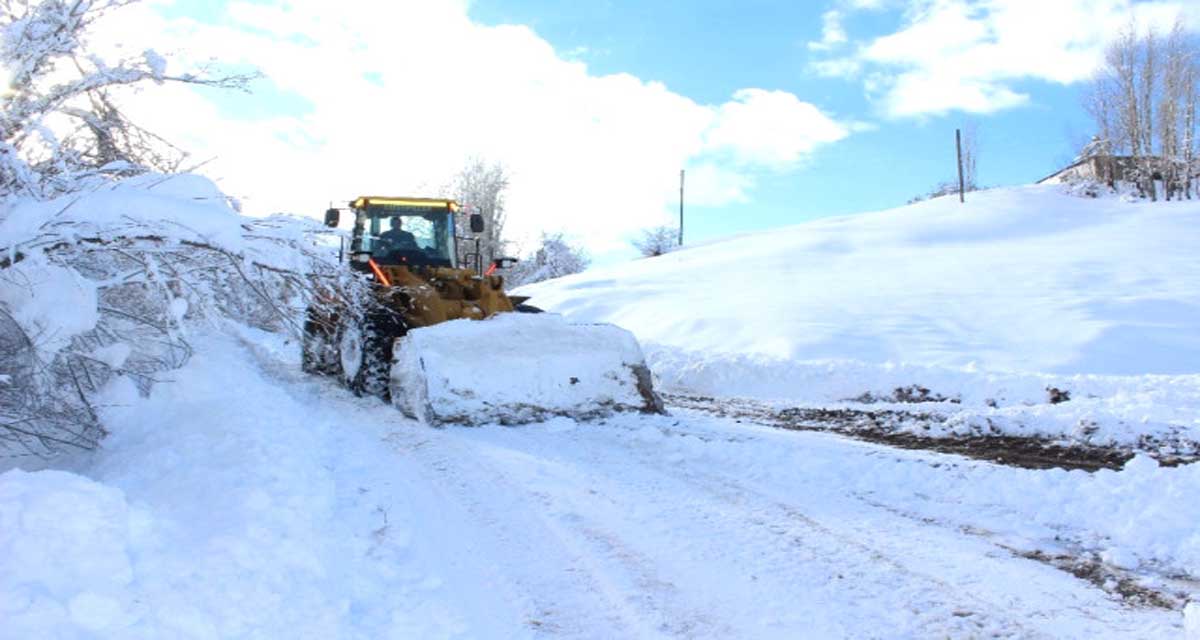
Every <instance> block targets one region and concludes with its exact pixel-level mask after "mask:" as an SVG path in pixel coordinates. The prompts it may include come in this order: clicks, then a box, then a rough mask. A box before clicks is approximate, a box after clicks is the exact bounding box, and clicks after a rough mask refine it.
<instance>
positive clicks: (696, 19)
mask: <svg viewBox="0 0 1200 640" xmlns="http://www.w3.org/2000/svg"><path fill="white" fill-rule="evenodd" d="M564 7H565V5H563V4H562V3H558V2H550V1H548V0H473V1H471V2H466V1H465V0H419V1H418V0H413V1H401V2H394V3H379V2H372V1H370V0H347V1H346V2H344V3H340V4H339V5H338V9H337V10H336V11H335V10H332V9H331V8H330V5H328V4H327V3H325V2H323V1H321V0H289V1H287V2H282V1H275V0H226V1H223V2H200V1H198V0H181V1H178V2H169V1H160V2H157V3H151V4H150V5H149V6H146V7H143V6H140V5H135V6H134V7H132V8H130V9H125V10H122V11H123V12H129V14H128V15H129V17H128V18H126V19H124V22H123V23H119V25H118V26H117V27H114V28H113V31H112V32H111V33H110V37H111V38H112V39H113V41H114V42H119V43H120V44H121V45H122V46H124V47H125V50H128V49H129V48H130V47H133V46H142V44H143V42H144V44H145V46H150V47H153V48H156V49H160V50H162V49H165V50H166V51H168V52H174V53H175V54H176V57H175V60H176V63H178V64H194V63H196V62H198V61H201V60H205V59H208V58H216V59H219V60H222V61H224V62H225V63H229V64H232V65H234V66H238V67H240V68H249V67H254V68H258V69H261V70H262V72H263V73H264V74H265V78H264V80H262V81H260V82H258V83H256V85H255V92H254V94H253V95H249V96H245V95H228V94H221V93H218V92H212V91H205V92H200V93H196V92H194V91H189V90H174V89H172V90H170V92H168V91H167V90H165V89H164V90H163V95H164V96H165V97H159V95H158V94H154V97H148V96H150V95H151V94H149V93H147V94H146V95H145V96H142V97H140V98H139V100H138V107H137V108H138V109H141V110H142V115H143V116H144V117H146V118H148V119H149V124H150V125H151V128H153V129H154V130H156V131H163V132H164V133H165V134H166V135H167V137H168V138H170V139H172V140H174V141H177V142H179V143H180V144H181V145H182V146H184V147H185V148H189V149H193V150H195V151H196V155H197V158H198V159H206V158H214V160H212V161H211V162H210V163H208V164H206V165H205V166H204V168H203V169H202V171H204V172H206V173H208V174H209V175H211V176H213V177H214V178H216V179H218V180H219V181H220V184H221V186H222V187H223V188H225V189H226V190H227V191H229V192H231V193H233V194H234V195H236V196H238V197H240V198H242V199H243V201H244V203H245V206H246V210H247V211H248V212H250V213H260V214H261V213H271V212H274V211H291V212H300V213H307V214H312V215H316V214H317V213H318V212H319V211H321V210H322V209H323V208H324V206H325V204H326V203H328V202H330V201H338V200H344V199H349V198H352V197H354V196H356V195H360V194H362V193H367V192H372V193H376V192H381V193H412V194H421V193H431V192H434V191H436V190H437V189H438V188H439V187H440V186H441V185H443V184H445V182H446V181H447V180H448V178H449V176H450V175H451V174H452V173H453V171H454V170H455V169H456V168H457V167H459V166H461V165H462V163H463V161H464V159H465V158H466V157H467V156H479V157H484V158H487V159H493V160H497V161H500V162H503V163H505V164H506V165H507V166H508V167H509V169H510V173H511V174H512V190H511V193H510V200H509V205H510V207H509V215H510V220H509V227H510V229H511V231H512V236H513V238H514V240H516V242H517V245H518V247H519V248H522V249H525V250H528V249H530V248H531V244H530V242H531V240H530V238H532V237H535V236H536V234H537V233H538V232H540V231H542V230H549V231H565V232H566V233H568V235H570V236H571V237H573V238H575V239H576V240H577V241H579V242H580V243H582V244H584V245H586V246H587V247H588V249H589V250H590V251H591V252H592V254H593V256H594V257H595V258H596V260H597V262H601V263H604V262H612V261H615V260H621V259H626V258H628V257H630V256H631V253H632V250H631V249H630V247H629V244H628V239H629V238H630V237H632V236H634V235H636V234H637V233H638V231H639V229H642V228H645V227H649V226H654V225H657V224H664V223H670V222H672V220H673V217H674V212H675V211H676V208H677V203H676V198H677V184H676V181H677V177H678V170H679V169H680V168H682V167H687V168H688V171H689V180H688V208H687V211H688V215H687V223H686V226H687V240H688V241H689V242H700V241H706V240H711V239H714V238H718V237H722V236H727V235H731V234H735V233H741V232H746V231H755V230H762V229H770V228H774V227H779V226H782V225H787V224H794V223H797V222H801V221H804V220H807V219H811V218H814V217H820V216H827V215H838V214H847V213H854V212H860V211H870V210H878V209H883V208H888V207H893V206H898V205H901V204H903V203H904V202H905V201H907V200H908V199H909V198H911V197H913V196H915V195H918V194H920V193H923V192H926V191H928V190H929V189H930V188H932V187H933V186H934V185H935V184H936V183H938V182H941V181H943V180H948V179H951V178H952V177H953V176H954V147H953V140H954V129H955V128H956V127H960V126H968V125H970V126H974V127H975V129H976V130H977V135H978V138H979V143H980V152H979V181H980V182H981V183H982V184H984V185H989V186H1001V185H1012V184H1022V183H1029V182H1033V181H1035V180H1036V179H1038V178H1040V177H1042V176H1043V175H1045V174H1047V173H1049V172H1051V171H1052V170H1054V169H1055V168H1057V167H1058V166H1060V165H1061V164H1062V163H1064V162H1065V161H1067V160H1068V159H1069V158H1070V157H1071V155H1072V151H1073V146H1074V145H1076V144H1078V143H1079V142H1080V141H1081V140H1086V138H1087V136H1088V135H1089V134H1090V132H1091V129H1090V123H1089V122H1088V119H1087V116H1086V114H1085V113H1084V111H1083V109H1082V108H1081V106H1080V89H1081V86H1082V84H1083V83H1084V82H1086V79H1087V78H1088V76H1089V75H1090V74H1091V73H1092V72H1093V70H1094V69H1095V67H1096V65H1097V63H1098V62H1099V57H1100V51H1101V50H1102V47H1103V44H1104V42H1105V41H1106V40H1108V39H1109V38H1111V37H1112V35H1113V34H1115V33H1116V31H1117V30H1119V29H1120V28H1121V27H1123V26H1124V25H1127V24H1129V21H1130V19H1131V18H1134V19H1136V21H1137V23H1138V24H1139V25H1143V26H1144V25H1154V26H1157V27H1158V28H1165V27H1166V26H1168V25H1169V24H1170V23H1171V22H1172V21H1173V20H1174V19H1175V18H1176V16H1181V15H1182V16H1183V17H1184V19H1185V20H1188V21H1189V25H1191V26H1195V25H1196V24H1197V23H1200V16H1197V15H1196V14H1197V13H1198V12H1200V8H1198V7H1197V3H1195V2H1190V1H1187V0H1153V1H1145V2H1132V1H1130V0H1037V1H1034V0H824V1H816V2H782V1H781V2H767V1H765V0H746V1H741V2H716V1H713V0H700V1H690V2H683V1H658V2H636V1H633V0H612V1H607V2H578V3H572V4H571V5H570V7H569V8H564ZM164 129H165V130H164Z"/></svg>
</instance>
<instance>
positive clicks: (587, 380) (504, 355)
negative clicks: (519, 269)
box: [302, 196, 663, 425]
mask: <svg viewBox="0 0 1200 640" xmlns="http://www.w3.org/2000/svg"><path fill="white" fill-rule="evenodd" d="M347 209H348V210H349V212H350V213H351V215H352V216H353V222H354V226H353V231H352V232H351V234H350V242H349V250H348V251H343V252H342V256H343V261H344V262H345V263H346V264H347V265H348V267H349V269H350V270H351V271H352V272H353V273H354V274H355V275H356V277H359V278H363V279H365V280H366V281H367V282H368V285H369V294H368V295H366V296H359V297H358V298H356V300H357V301H355V302H348V301H347V298H345V297H340V298H335V297H334V296H321V295H318V296H315V302H314V303H313V304H312V305H311V306H310V307H309V309H308V311H307V317H306V322H305V325H304V329H305V331H304V334H305V335H304V345H303V354H302V364H303V367H304V369H305V371H308V372H311V373H320V374H325V375H330V376H334V377H336V378H338V379H339V380H340V381H342V382H343V383H344V384H345V385H346V386H348V387H349V388H350V389H351V390H353V391H354V392H355V393H356V394H359V395H373V396H378V397H380V398H383V399H384V400H385V401H390V402H392V403H393V404H394V405H396V406H397V407H398V408H399V409H400V410H401V411H403V412H404V413H405V414H407V415H409V416H410V417H414V418H417V419H420V420H422V421H425V422H427V423H430V424H435V425H438V424H447V423H457V424H485V423H501V424H518V423H523V422H532V421H539V420H544V419H546V418H549V417H553V416H567V417H573V418H580V419H588V418H596V417H601V416H606V415H609V414H611V413H612V412H614V411H639V412H644V413H662V412H663V406H662V401H661V400H660V399H659V397H658V396H657V394H655V392H654V389H653V387H652V383H651V377H650V371H649V369H648V368H647V367H646V363H645V359H644V357H643V356H642V352H641V349H640V347H639V346H638V344H637V341H636V340H635V339H634V338H633V336H632V334H630V333H629V332H628V331H625V330H624V329H621V328H619V327H616V326H613V325H604V324H573V323H570V322H568V321H566V320H565V319H563V318H562V317H561V316H558V315H556V314H549V313H541V312H540V310H539V309H537V308H536V307H532V306H529V305H527V304H525V300H526V298H523V297H518V296H509V295H507V294H506V293H505V292H504V278H503V276H501V275H497V274H496V273H495V272H496V271H497V269H502V268H504V267H506V266H508V265H510V264H511V263H512V262H515V261H514V260H512V259H511V258H501V259H497V260H494V261H493V262H491V263H490V266H489V268H488V270H487V272H486V273H480V272H481V271H482V270H483V269H482V267H483V262H482V258H481V255H480V251H479V249H478V243H477V242H476V243H475V250H474V251H473V252H472V253H469V254H467V258H468V261H473V262H474V263H475V264H474V265H460V264H459V263H458V262H459V251H458V243H459V242H460V241H464V242H471V239H470V238H459V236H458V234H457V230H456V228H455V227H456V220H457V218H458V216H456V214H457V213H459V205H458V204H457V203H456V202H455V201H453V200H442V199H430V198H396V197H376V196H364V197H361V198H358V199H356V200H354V201H353V202H351V203H350V204H349V206H348V207H347ZM342 211H343V209H336V208H335V209H329V210H328V211H326V213H325V224H326V226H329V227H337V226H338V224H339V221H340V217H341V213H342ZM469 221H470V230H471V232H472V233H475V234H478V233H480V232H482V231H483V225H484V221H483V219H482V217H481V216H479V215H471V216H470V217H469ZM472 259H473V260H472ZM472 266H473V267H474V268H472Z"/></svg>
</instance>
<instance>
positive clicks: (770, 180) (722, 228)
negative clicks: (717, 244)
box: [470, 0, 1090, 241]
mask: <svg viewBox="0 0 1200 640" xmlns="http://www.w3.org/2000/svg"><path fill="white" fill-rule="evenodd" d="M580 4H581V5H584V6H578V7H572V8H571V10H569V11H564V10H563V9H562V6H563V5H562V4H561V3H559V2H554V1H552V0H477V1H476V2H474V3H472V5H471V9H470V12H471V15H472V17H474V18H475V19H477V20H479V21H481V22H484V23H487V24H506V23H507V24H525V25H529V26H531V27H532V28H533V29H535V30H536V31H537V33H538V34H539V35H540V36H542V37H543V38H545V39H547V40H548V41H549V42H550V43H552V44H553V45H554V46H555V48H556V49H557V50H559V51H561V52H566V53H568V54H569V55H571V56H572V57H574V58H576V59H578V60H581V61H583V62H586V63H587V64H588V66H589V68H590V69H592V70H593V71H594V72H596V73H599V74H608V73H620V72H627V73H632V74H634V75H636V76H638V77H640V78H642V79H645V80H657V81H661V82H663V83H664V84H666V85H667V86H668V87H669V88H671V89H672V90H673V91H677V92H679V93H682V94H684V95H687V96H689V97H692V98H694V99H696V100H699V101H702V102H707V103H716V102H720V101H723V100H725V99H727V98H728V96H729V95H731V94H732V93H733V92H734V91H736V90H737V89H738V88H740V87H747V86H752V87H759V88H764V89H778V90H783V91H788V92H791V93H794V94H795V95H797V96H799V97H800V98H801V99H804V100H808V101H812V102H814V103H816V104H818V105H819V106H820V107H821V108H822V109H824V110H827V111H829V112H832V113H834V114H837V115H839V116H842V117H848V118H853V119H858V120H862V121H865V122H869V123H871V124H872V125H873V127H872V128H871V129H869V130H866V131H863V132H860V133H855V134H854V135H852V136H849V137H848V138H846V139H845V140H842V141H839V142H837V143H835V144H832V145H829V146H827V147H825V148H822V149H820V150H818V151H816V152H815V153H814V154H813V155H812V157H811V158H809V159H808V160H807V161H806V162H805V163H804V164H803V165H802V166H801V167H799V168H797V169H795V170H791V171H784V172H765V173H764V175H763V176H762V182H761V183H760V185H759V188H758V189H756V190H755V193H754V200H753V203H751V206H744V205H741V204H738V205H727V206H722V207H689V208H688V213H690V215H688V216H687V220H686V223H685V224H687V226H688V229H689V238H691V239H695V240H697V241H701V240H707V239H711V238H713V237H719V236H722V235H727V234H729V233H733V232H739V231H746V230H758V229H769V228H772V227H777V226H781V225H786V224H792V223H795V222H798V221H802V220H805V219H808V218H812V217H819V216H824V215H835V214H844V213H854V212H860V211H869V210H875V209H883V208H888V207H893V206H897V205H900V204H903V203H905V202H906V201H907V200H908V199H909V198H911V197H913V196H915V195H918V194H920V193H922V192H923V191H927V190H928V189H929V188H930V187H932V186H933V185H935V184H936V183H938V182H940V181H942V180H947V179H950V178H952V177H953V176H954V172H955V156H954V146H953V145H954V130H955V128H956V127H963V126H967V125H969V124H973V125H974V126H975V128H976V131H977V135H978V137H979V139H980V147H981V150H980V167H979V172H980V176H979V178H980V182H981V183H982V184H984V185H988V186H1000V185H1012V184H1024V183H1029V182H1033V181H1036V180H1037V179H1039V178H1041V177H1043V176H1045V175H1046V174H1048V173H1050V172H1051V171H1053V170H1054V169H1055V168H1056V167H1058V166H1060V165H1061V163H1063V162H1064V161H1066V160H1067V159H1069V158H1070V157H1071V155H1072V151H1073V148H1072V147H1073V144H1075V142H1077V141H1078V140H1079V139H1080V138H1081V137H1085V136H1087V135H1088V134H1089V133H1090V121H1089V119H1088V117H1087V115H1086V113H1085V112H1084V110H1083V109H1082V107H1081V104H1080V96H1079V87H1078V85H1074V84H1071V85H1064V84H1058V83H1050V82H1045V81H1040V80H1032V79H1031V80H1023V81H1019V82H1015V83H1013V86H1015V87H1016V88H1017V89H1018V90H1019V91H1022V92H1025V93H1027V94H1028V95H1029V96H1030V99H1029V102H1028V104H1026V105H1024V106H1021V107H1017V108H1012V109H1007V110H1002V111H1000V112H997V113H990V114H979V113H969V112H964V111H952V112H950V113H947V114H934V115H926V116H922V117H910V118H899V119H892V118H888V117H887V114H886V113H883V112H882V111H881V109H880V107H879V105H877V104H875V103H874V102H872V101H871V100H869V99H868V98H867V96H866V95H865V93H864V91H863V88H862V86H861V84H860V83H858V82H855V81H853V80H846V79H843V78H830V77H822V76H821V75H819V74H818V73H816V72H815V71H813V70H811V69H809V65H810V64H811V63H812V62H813V61H815V60H817V59H820V58H821V56H820V55H819V54H817V53H815V52H814V51H812V50H810V48H809V47H808V43H810V42H814V41H819V40H820V39H821V32H822V14H823V13H825V12H826V11H828V10H829V9H830V8H831V7H832V6H833V5H834V3H821V2H772V1H766V0H750V1H745V2H719V1H713V0H705V1H702V2H694V1H679V0H670V1H659V2H639V1H637V0H608V1H605V2H593V3H580ZM904 19H905V15H904V7H903V6H896V7H894V8H892V9H889V10H884V11H878V12H868V13H866V14H865V15H860V16H858V17H857V18H856V20H855V22H854V28H855V32H856V33H857V34H859V35H861V36H862V37H867V38H869V37H872V36H880V35H884V34H887V33H890V32H893V31H896V30H898V29H899V28H901V27H902V25H903V23H904ZM1085 139H1086V138H1085Z"/></svg>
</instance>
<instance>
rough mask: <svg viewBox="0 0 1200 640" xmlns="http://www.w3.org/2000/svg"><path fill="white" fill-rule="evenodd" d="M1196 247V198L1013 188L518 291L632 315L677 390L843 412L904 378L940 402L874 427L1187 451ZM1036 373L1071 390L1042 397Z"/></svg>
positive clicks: (1197, 329) (1192, 397)
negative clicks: (1146, 198)
mask: <svg viewBox="0 0 1200 640" xmlns="http://www.w3.org/2000/svg"><path fill="white" fill-rule="evenodd" d="M1197 246H1200V202H1170V203H1156V204H1153V205H1150V204H1147V203H1138V202H1126V201H1123V200H1120V199H1117V198H1106V199H1089V198H1081V197H1074V196H1071V195H1067V194H1066V193H1064V192H1063V191H1062V187H1057V186H1045V187H1019V188H1011V189H994V190H990V191H984V192H978V193H973V194H971V197H970V199H969V201H968V202H967V204H965V205H962V204H960V203H959V202H958V201H957V199H956V198H950V197H947V198H940V199H936V200H932V201H927V202H922V203H919V204H916V205H912V206H907V207H902V208H899V209H894V210H890V211H882V212H878V213H868V214H862V215H855V216H846V217H841V218H832V219H823V220H817V221H814V222H810V223H807V224H801V225H797V226H793V227H790V228H786V229H779V230H774V231H770V232H765V233H758V234H751V235H745V236H741V237H737V238H733V239H730V240H723V241H718V242H713V243H710V244H707V245H701V246H697V247H692V248H687V249H685V250H682V251H678V252H675V253H671V254H667V255H665V256H661V257H657V258H651V259H645V260H638V261H634V262H631V263H628V264H624V265H619V266H615V267H611V268H607V269H599V270H595V271H590V272H587V273H584V274H580V275H577V276H572V277H568V278H562V279H559V280H552V281H548V282H544V283H539V284H536V285H532V286H529V287H524V288H522V289H521V290H520V293H522V294H524V295H529V296H532V297H533V300H532V301H531V302H532V303H533V304H537V305H539V306H542V307H544V308H546V309H550V310H553V311H557V312H560V313H563V314H565V315H566V316H567V317H569V318H573V319H577V320H593V321H607V322H616V323H619V324H621V325H622V326H624V327H626V328H628V329H630V330H632V331H633V332H634V333H635V334H636V335H637V336H638V338H639V339H640V340H641V341H642V345H643V348H644V349H646V352H647V357H648V359H649V362H650V365H651V367H652V368H653V369H654V371H655V373H656V374H657V375H658V376H659V377H660V379H661V382H662V384H663V386H664V388H665V389H667V390H668V391H672V392H675V393H681V394H704V395H711V396H718V397H745V398H754V399H759V400H764V401H772V402H776V403H778V402H787V403H791V404H796V403H799V404H801V405H802V406H819V407H824V406H828V405H830V403H833V404H834V405H835V406H838V407H846V406H851V407H854V408H856V410H857V409H859V408H864V407H867V406H868V405H869V406H870V407H875V406H876V405H877V404H878V403H879V402H882V401H886V400H888V399H891V398H894V396H896V395H897V392H898V391H900V390H902V389H906V388H910V387H913V386H914V385H915V386H917V387H919V388H925V389H929V390H930V393H929V395H930V399H933V398H943V399H945V400H949V401H952V402H945V401H944V402H941V403H931V404H930V405H929V408H928V409H927V410H926V409H923V410H922V413H923V415H922V419H921V420H919V421H917V422H916V423H915V424H900V425H889V426H887V427H886V428H887V429H898V430H900V431H915V432H917V433H918V434H920V435H922V436H925V435H934V436H937V435H960V436H962V435H980V436H988V435H993V434H1006V435H1019V436H1037V437H1044V438H1051V439H1066V440H1068V441H1070V442H1073V443H1086V444H1100V445H1111V444H1118V445H1123V446H1132V447H1139V446H1140V447H1141V448H1147V449H1150V450H1154V449H1156V448H1158V447H1160V446H1161V445H1162V442H1163V441H1171V442H1174V443H1175V444H1171V445H1169V446H1168V447H1167V448H1168V449H1170V450H1173V451H1174V450H1178V449H1180V448H1182V449H1183V450H1186V451H1191V452H1195V451H1196V448H1197V445H1196V443H1198V442H1200V375H1196V374H1197V373H1200V260H1198V259H1197V258H1196V247H1197ZM1050 388H1057V389H1061V390H1065V391H1067V392H1068V393H1069V394H1070V395H1071V398H1072V400H1071V401H1070V402H1065V403H1061V404H1051V402H1050V398H1049V395H1048V389H1050ZM900 395H903V393H901V394H900ZM861 399H865V400H867V401H868V402H865V403H864V402H854V401H855V400H861ZM888 407H889V405H886V404H885V405H884V409H887V408H888ZM871 410H872V411H874V410H875V409H874V408H872V409H871ZM929 415H932V416H933V417H934V418H935V419H934V420H932V421H931V420H930V419H928V418H929ZM931 422H932V424H931ZM1180 443H1182V444H1180Z"/></svg>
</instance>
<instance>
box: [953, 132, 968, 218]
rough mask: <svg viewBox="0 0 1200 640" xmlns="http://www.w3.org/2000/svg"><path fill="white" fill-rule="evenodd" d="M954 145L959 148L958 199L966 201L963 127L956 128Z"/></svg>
mask: <svg viewBox="0 0 1200 640" xmlns="http://www.w3.org/2000/svg"><path fill="white" fill-rule="evenodd" d="M954 147H955V149H957V150H958V201H959V202H966V201H967V198H966V196H965V195H964V193H965V192H966V190H967V185H966V183H964V182H963V167H962V129H955V130H954Z"/></svg>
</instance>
